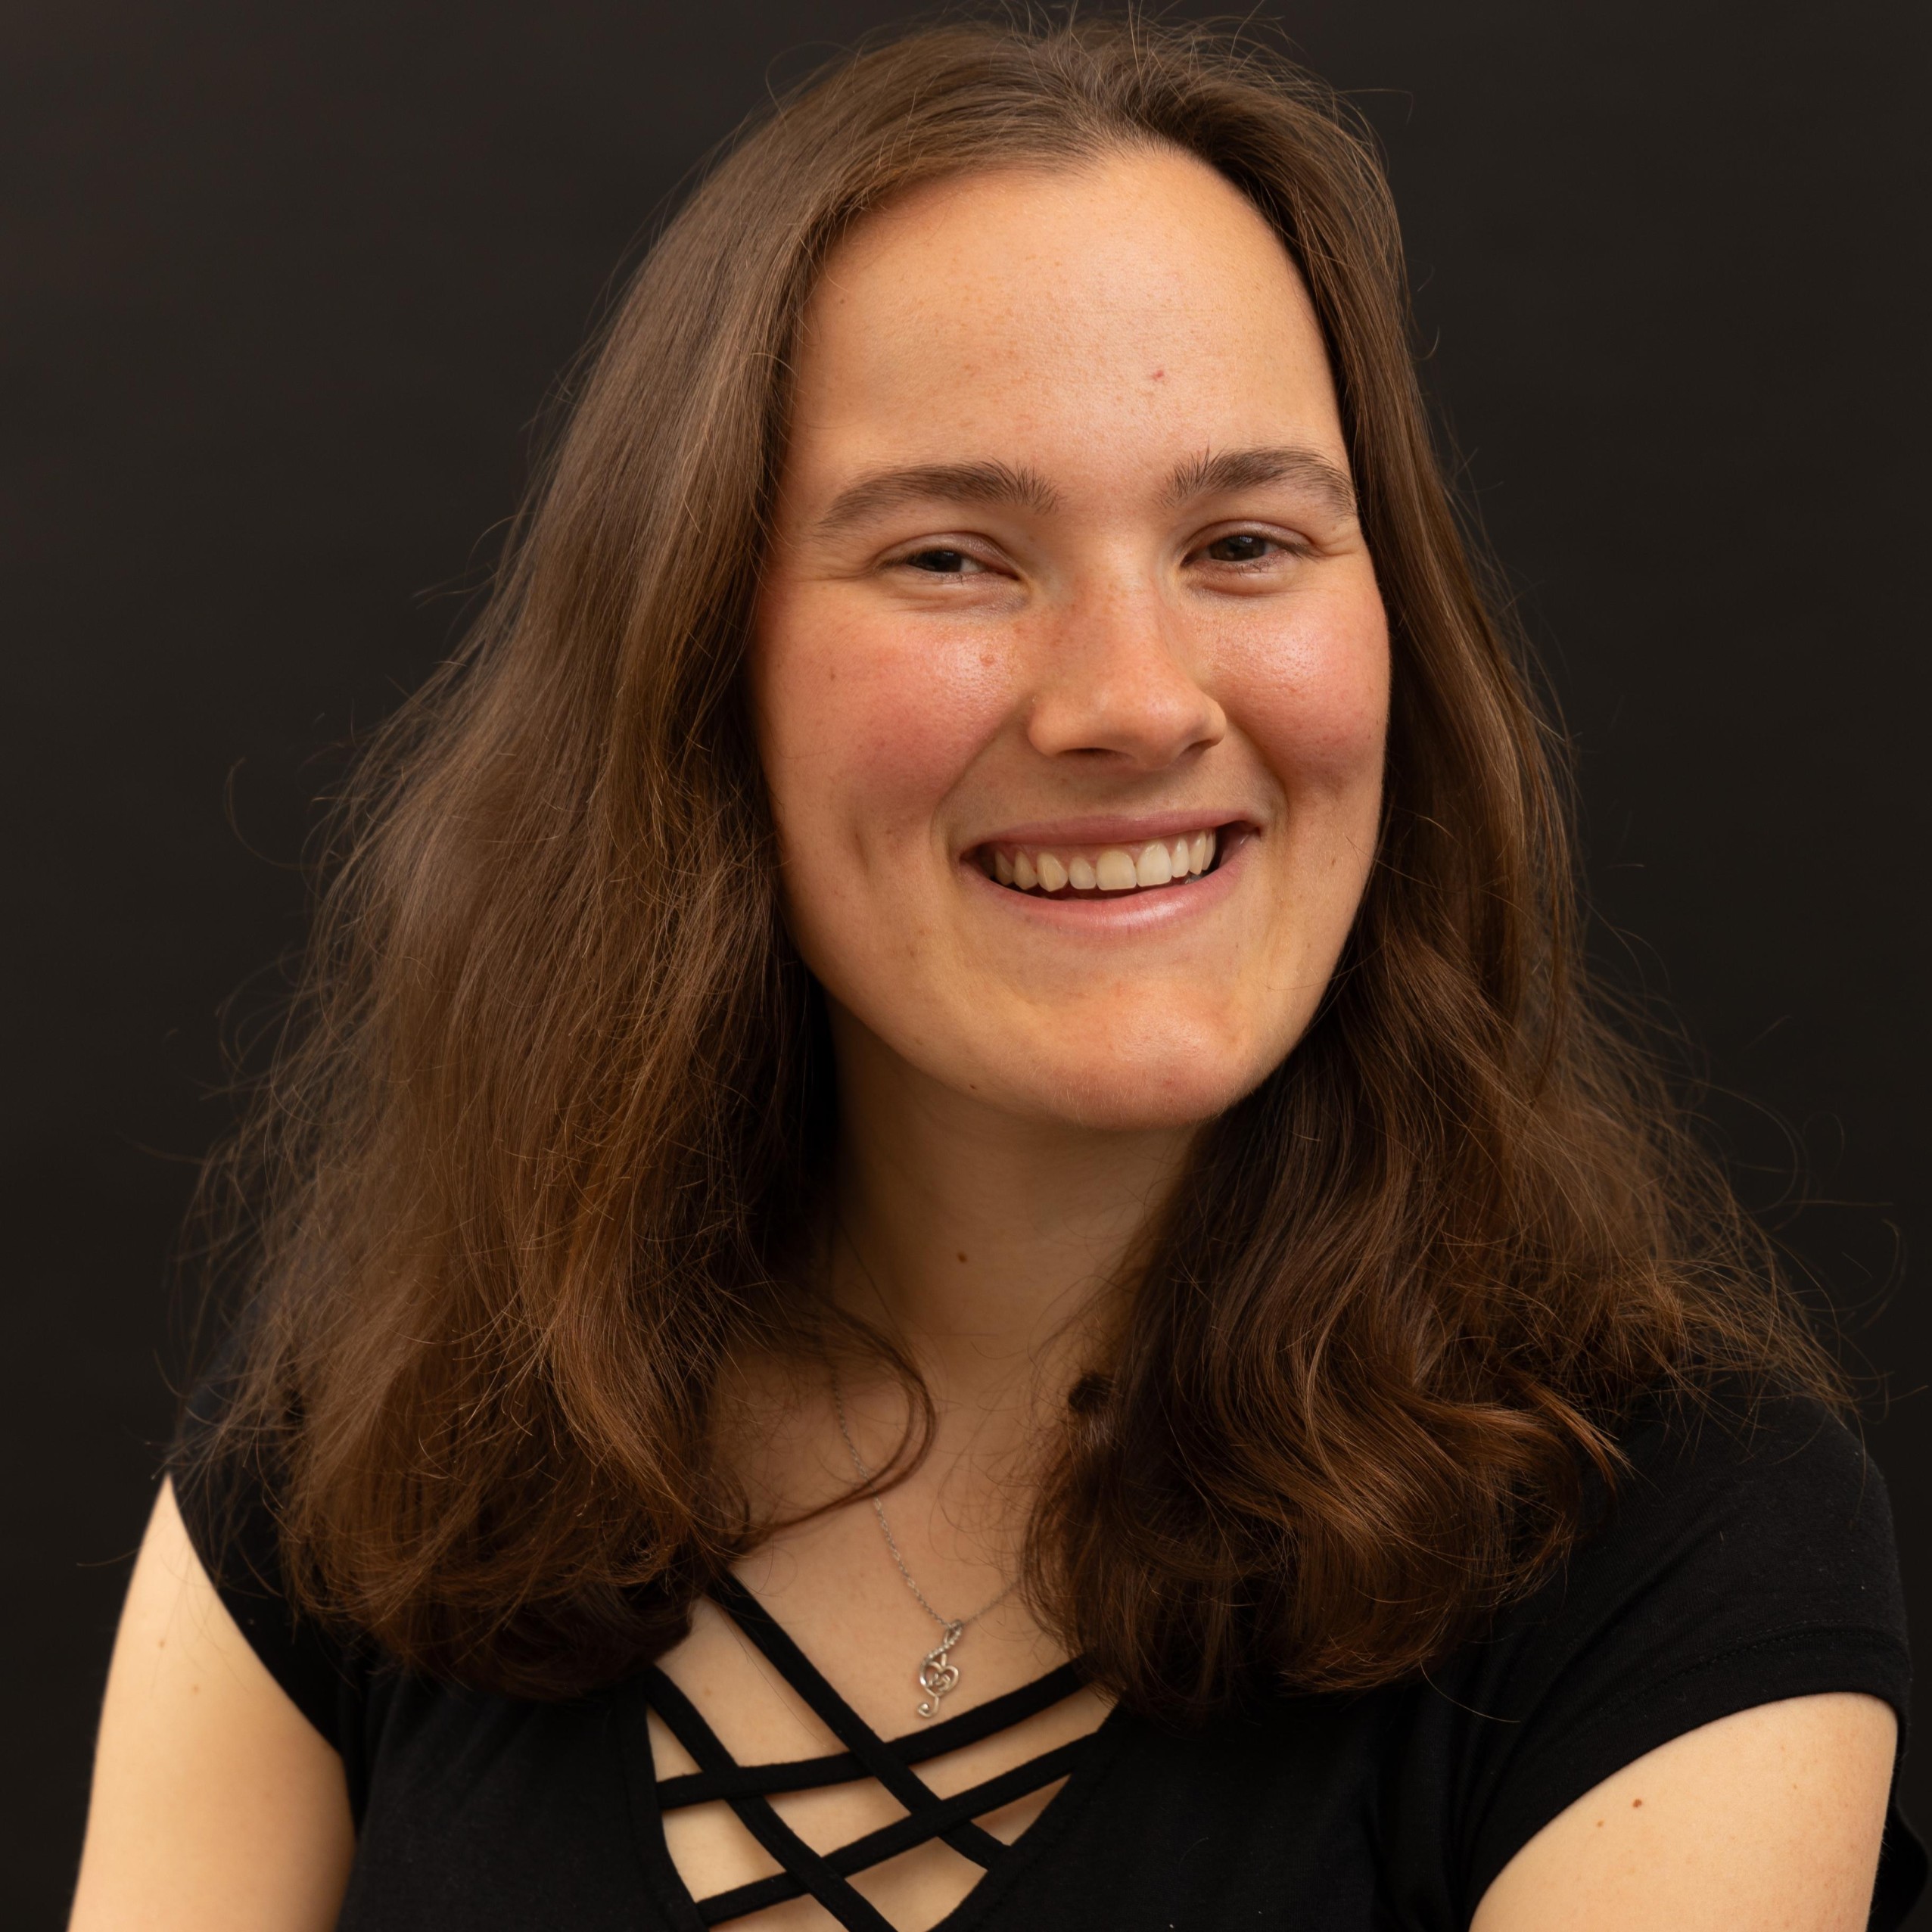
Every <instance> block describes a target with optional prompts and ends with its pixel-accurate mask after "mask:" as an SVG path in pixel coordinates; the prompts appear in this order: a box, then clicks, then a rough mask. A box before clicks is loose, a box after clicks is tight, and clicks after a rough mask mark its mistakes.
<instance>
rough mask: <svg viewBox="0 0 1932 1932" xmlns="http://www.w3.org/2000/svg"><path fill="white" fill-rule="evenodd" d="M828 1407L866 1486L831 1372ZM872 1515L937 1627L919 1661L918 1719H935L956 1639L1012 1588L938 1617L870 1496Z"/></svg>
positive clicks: (954, 1680)
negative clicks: (961, 1612)
mask: <svg viewBox="0 0 1932 1932" xmlns="http://www.w3.org/2000/svg"><path fill="white" fill-rule="evenodd" d="M832 1411H833V1412H834V1414H836V1415H837V1417H838V1433H839V1434H840V1435H842V1436H844V1437H845V1453H846V1454H848V1455H849V1456H850V1457H851V1458H852V1467H853V1468H854V1469H855V1470H857V1472H858V1476H859V1480H860V1482H870V1481H871V1480H872V1476H873V1473H872V1471H871V1470H870V1469H868V1468H867V1467H866V1464H865V1461H864V1458H863V1457H861V1456H860V1454H859V1445H857V1443H856V1442H854V1441H853V1440H852V1431H851V1425H850V1424H849V1423H848V1422H847V1421H846V1420H845V1392H844V1391H843V1390H842V1389H841V1388H840V1387H839V1386H838V1370H836V1369H834V1370H832ZM871 1501H872V1513H873V1515H874V1516H876V1517H878V1519H879V1532H880V1534H881V1535H883V1536H884V1537H885V1547H886V1548H887V1549H888V1550H889V1551H891V1553H892V1560H893V1562H894V1563H895V1564H896V1565H897V1566H898V1571H899V1574H900V1575H901V1576H903V1577H904V1579H906V1588H907V1589H908V1590H910V1591H911V1592H912V1593H913V1601H914V1602H916V1604H918V1605H919V1608H920V1609H921V1610H924V1611H925V1613H926V1615H927V1616H929V1617H931V1618H932V1620H933V1622H935V1623H936V1624H938V1626H939V1641H938V1644H935V1646H934V1647H933V1648H932V1649H931V1650H928V1651H927V1652H926V1655H925V1656H924V1657H922V1659H921V1660H920V1661H919V1677H918V1681H919V1688H920V1689H921V1690H922V1691H924V1692H925V1693H926V1696H925V1697H924V1698H923V1699H922V1700H921V1702H920V1703H919V1707H918V1708H919V1716H921V1717H937V1716H938V1715H939V1700H940V1699H941V1697H945V1696H947V1694H949V1693H950V1692H952V1691H957V1689H958V1688H959V1685H960V1667H959V1666H958V1665H957V1664H956V1663H954V1661H953V1652H954V1650H956V1649H957V1647H958V1646H959V1641H960V1638H962V1637H963V1636H964V1635H966V1626H967V1625H969V1624H972V1623H977V1622H978V1621H979V1619H981V1618H982V1616H985V1614H986V1613H987V1612H988V1610H997V1609H998V1608H999V1607H1000V1604H1003V1603H1004V1602H1005V1601H1006V1599H1007V1598H1008V1597H1010V1596H1011V1595H1012V1594H1013V1585H1011V1584H1010V1583H1009V1584H1008V1585H1006V1588H1004V1589H1003V1590H1002V1591H1000V1594H998V1595H997V1597H995V1598H994V1599H993V1600H992V1601H991V1603H985V1604H981V1605H980V1607H978V1609H977V1610H975V1611H974V1612H973V1613H972V1616H941V1615H940V1613H938V1611H937V1610H935V1609H934V1608H933V1607H932V1604H929V1603H928V1602H927V1601H926V1592H925V1591H923V1590H922V1589H921V1588H919V1585H918V1584H917V1583H916V1582H914V1581H913V1573H912V1572H911V1571H910V1570H908V1569H907V1567H906V1560H905V1558H904V1557H903V1556H901V1554H900V1553H899V1539H898V1538H897V1537H896V1536H894V1535H893V1534H892V1526H891V1523H888V1521H887V1520H886V1519H885V1504H884V1502H883V1501H881V1499H880V1498H879V1497H877V1496H874V1497H873V1498H872V1499H871Z"/></svg>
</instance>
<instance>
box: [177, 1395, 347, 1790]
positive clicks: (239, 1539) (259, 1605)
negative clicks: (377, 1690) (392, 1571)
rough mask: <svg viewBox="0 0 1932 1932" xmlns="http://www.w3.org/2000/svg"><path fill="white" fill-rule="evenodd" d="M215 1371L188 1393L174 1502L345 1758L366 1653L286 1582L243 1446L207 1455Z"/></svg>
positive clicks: (201, 1551)
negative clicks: (302, 1602) (299, 1605)
mask: <svg viewBox="0 0 1932 1932" xmlns="http://www.w3.org/2000/svg"><path fill="white" fill-rule="evenodd" d="M224 1401H225V1389H224V1385H223V1383H222V1381H221V1380H220V1379H219V1377H218V1376H217V1377H213V1378H211V1379H210V1380H208V1381H207V1382H205V1383H203V1384H202V1385H201V1387H200V1388H198V1389H197V1390H196V1392H195V1393H194V1395H193V1397H192V1398H191V1399H190V1401H189V1402H188V1406H187V1409H186V1411H185V1414H184V1415H183V1417H182V1424H181V1427H180V1429H179V1431H178V1432H177V1433H176V1438H175V1442H174V1445H173V1448H172V1450H171V1451H170V1455H169V1458H168V1473H169V1475H170V1478H171V1479H173V1483H174V1487H175V1499H176V1504H177V1505H178V1506H179V1509H180V1510H181V1515H182V1522H183V1523H185V1525H186V1526H187V1529H188V1538H189V1540H190V1542H192V1543H193V1545H194V1551H195V1554H196V1555H197V1556H198V1557H200V1558H201V1566H202V1568H203V1569H204V1570H206V1571H207V1573H208V1575H209V1577H210V1579H211V1580H212V1581H213V1584H214V1585H215V1588H216V1592H217V1594H219V1596H220V1598H221V1600H222V1604H223V1605H224V1607H226V1609H227V1610H228V1613H229V1615H230V1616H232V1617H233V1618H234V1619H235V1622H236V1624H237V1626H238V1627H239V1628H240V1629H241V1633H242V1635H244V1636H245V1637H246V1638H247V1640H248V1642H249V1644H250V1647H251V1648H252V1649H253V1650H254V1653H255V1654H256V1655H257V1657H260V1659H261V1660H262V1662H263V1664H264V1665H266V1666H267V1669H268V1671H269V1675H271V1676H272V1677H273V1678H274V1679H275V1682H277V1683H278V1685H281V1686H282V1689H283V1690H284V1691H287V1692H288V1696H289V1698H290V1700H291V1701H292V1702H293V1703H294V1705H295V1706H296V1708H297V1710H300V1712H301V1713H302V1714H303V1716H304V1717H306V1718H307V1719H308V1720H309V1722H310V1723H311V1724H313V1725H314V1726H315V1727H316V1729H317V1730H318V1731H320V1732H321V1733H322V1735H323V1736H324V1737H325V1738H327V1739H328V1741H329V1743H330V1744H332V1745H334V1747H335V1748H336V1750H338V1751H339V1752H341V1753H343V1754H344V1757H345V1758H348V1757H349V1756H350V1754H351V1752H352V1750H353V1747H354V1745H355V1744H356V1741H357V1734H358V1732H359V1728H360V1727H359V1722H358V1719H359V1713H360V1710H361V1708H362V1703H363V1701H364V1700H365V1697H366V1692H367V1687H368V1676H369V1666H368V1660H367V1658H366V1655H365V1654H364V1653H363V1651H362V1649H361V1647H359V1646H358V1645H356V1644H353V1643H350V1642H345V1641H343V1640H342V1639H341V1638H338V1637H337V1636H335V1635H334V1634H332V1633H331V1632H328V1631H327V1630H325V1629H323V1628H322V1627H321V1626H319V1625H318V1624H317V1623H316V1622H315V1621H313V1619H310V1618H307V1617H305V1616H302V1615H300V1613H297V1610H295V1608H294V1606H293V1605H292V1604H291V1602H290V1601H289V1598H288V1592H287V1591H286V1588H285V1585H284V1580H283V1576H282V1556H281V1549H280V1532H279V1529H278V1524H277V1522H276V1519H275V1507H274V1498H273V1495H272V1486H271V1484H270V1482H269V1480H268V1479H267V1478H266V1476H265V1475H264V1474H263V1470H262V1469H261V1467H260V1464H259V1463H258V1462H257V1459H256V1458H254V1457H253V1456H251V1455H250V1454H247V1453H246V1452H245V1451H231V1452H227V1453H223V1454H220V1455H219V1456H215V1455H211V1454H210V1452H209V1451H210V1438H211V1434H212V1432H213V1429H214V1427H215V1425H216V1422H217V1421H218V1420H219V1417H220V1414H221V1411H222V1405H223V1402H224Z"/></svg>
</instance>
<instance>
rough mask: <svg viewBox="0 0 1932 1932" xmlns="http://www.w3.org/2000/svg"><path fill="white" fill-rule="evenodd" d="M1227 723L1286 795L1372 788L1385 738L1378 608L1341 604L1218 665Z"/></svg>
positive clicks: (1377, 604) (1385, 642)
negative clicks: (1240, 731)
mask: <svg viewBox="0 0 1932 1932" xmlns="http://www.w3.org/2000/svg"><path fill="white" fill-rule="evenodd" d="M1221 663H1222V666H1223V668H1224V675H1225V677H1226V680H1227V691H1226V696H1225V698H1224V700H1223V702H1224V703H1226V704H1227V708H1228V711H1229V713H1230V717H1232V718H1233V719H1234V721H1235V722H1237V723H1238V724H1239V725H1240V726H1241V728H1242V729H1243V730H1244V731H1245V732H1246V734H1247V735H1248V736H1249V738H1250V739H1252V741H1253V742H1254V743H1255V747H1256V748H1257V749H1258V751H1260V752H1261V754H1262V758H1264V760H1265V761H1266V762H1267V764H1268V765H1269V766H1270V767H1271V768H1272V769H1273V770H1274V772H1275V773H1276V774H1277V776H1278V777H1279V778H1280V779H1281V780H1282V781H1283V784H1284V785H1285V786H1286V789H1288V791H1289V792H1290V794H1291V795H1292V794H1293V793H1294V792H1297V791H1306V790H1310V789H1312V790H1317V791H1321V792H1346V791H1349V790H1351V789H1355V788H1358V787H1361V786H1367V785H1368V784H1370V783H1371V782H1374V780H1375V779H1376V778H1377V776H1379V773H1380V769H1381V761H1382V752H1383V742H1384V739H1385V738H1386V734H1387V730H1388V715H1389V632H1388V624H1387V621H1386V618H1385V617H1384V615H1383V609H1382V604H1381V600H1380V598H1379V597H1376V596H1373V595H1370V596H1366V597H1361V598H1355V599H1346V600H1341V601H1339V602H1338V603H1337V604H1336V605H1334V606H1333V607H1330V608H1327V609H1325V610H1321V611H1312V612H1310V613H1308V614H1307V617H1306V618H1305V619H1304V620H1303V621H1299V622H1297V623H1296V624H1295V625H1293V627H1291V628H1290V629H1289V630H1287V631H1286V632H1285V633H1280V634H1277V635H1276V636H1273V637H1268V638H1257V639H1252V640H1249V642H1247V643H1246V645H1245V646H1243V647H1242V648H1239V649H1235V650H1234V651H1231V652H1227V653H1226V654H1224V655H1223V657H1222V659H1221Z"/></svg>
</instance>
